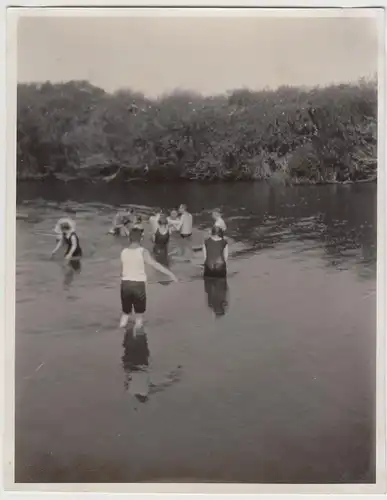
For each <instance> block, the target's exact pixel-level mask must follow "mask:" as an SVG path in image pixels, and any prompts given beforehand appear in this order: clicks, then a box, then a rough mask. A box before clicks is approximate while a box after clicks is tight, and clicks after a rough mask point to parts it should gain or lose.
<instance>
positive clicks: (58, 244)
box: [51, 236, 63, 255]
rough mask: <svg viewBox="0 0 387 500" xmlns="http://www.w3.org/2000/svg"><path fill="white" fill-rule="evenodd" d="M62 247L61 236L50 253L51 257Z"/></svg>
mask: <svg viewBox="0 0 387 500" xmlns="http://www.w3.org/2000/svg"><path fill="white" fill-rule="evenodd" d="M62 245H63V237H62V236H61V238H60V240H58V243H57V244H56V247H55V248H54V250H53V251H52V252H51V255H55V254H56V252H57V251H58V250H59V249H60V247H61V246H62Z"/></svg>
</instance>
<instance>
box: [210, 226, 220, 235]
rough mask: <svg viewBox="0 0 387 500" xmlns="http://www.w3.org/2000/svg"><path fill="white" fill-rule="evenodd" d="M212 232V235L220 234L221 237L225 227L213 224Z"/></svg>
mask: <svg viewBox="0 0 387 500" xmlns="http://www.w3.org/2000/svg"><path fill="white" fill-rule="evenodd" d="M211 234H212V236H219V238H223V229H222V228H221V227H219V226H212V229H211Z"/></svg>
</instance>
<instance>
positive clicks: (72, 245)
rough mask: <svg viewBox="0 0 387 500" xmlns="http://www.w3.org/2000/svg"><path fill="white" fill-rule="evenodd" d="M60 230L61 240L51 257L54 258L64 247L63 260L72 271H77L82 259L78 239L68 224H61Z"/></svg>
mask: <svg viewBox="0 0 387 500" xmlns="http://www.w3.org/2000/svg"><path fill="white" fill-rule="evenodd" d="M60 229H61V232H62V234H61V238H60V240H59V241H58V243H57V245H56V247H55V248H54V250H53V252H52V254H51V255H52V256H54V255H55V254H56V253H57V251H58V250H59V249H60V248H61V247H65V248H66V250H65V255H64V258H65V260H66V261H67V262H68V263H69V265H70V267H71V268H72V269H73V270H74V271H79V270H80V268H81V257H82V248H81V245H80V242H79V237H78V235H77V233H76V232H75V230H74V228H72V227H71V226H70V224H69V223H68V222H63V223H62V224H61V225H60Z"/></svg>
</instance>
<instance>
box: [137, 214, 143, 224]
mask: <svg viewBox="0 0 387 500" xmlns="http://www.w3.org/2000/svg"><path fill="white" fill-rule="evenodd" d="M141 222H142V217H141V215H137V219H136V224H141Z"/></svg>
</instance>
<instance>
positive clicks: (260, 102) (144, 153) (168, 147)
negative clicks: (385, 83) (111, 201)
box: [17, 81, 377, 182]
mask: <svg viewBox="0 0 387 500" xmlns="http://www.w3.org/2000/svg"><path fill="white" fill-rule="evenodd" d="M17 113H18V115H17V118H18V119H17V172H18V177H19V179H23V178H31V177H32V178H37V177H43V178H44V177H48V176H56V177H58V178H65V179H66V178H72V177H77V178H79V177H83V178H90V179H91V178H100V177H103V178H104V179H106V180H116V181H125V180H131V179H147V180H175V179H188V180H203V181H213V180H224V181H226V180H261V179H268V178H272V179H280V180H281V179H282V180H283V181H285V182H300V180H306V181H310V182H330V181H336V180H337V181H345V180H354V181H357V180H361V179H371V178H374V177H376V142H377V88H376V84H375V83H374V82H360V83H359V84H356V85H349V84H348V85H337V86H331V87H326V88H315V89H309V90H307V89H299V88H293V87H280V88H278V89H277V90H273V91H270V90H264V91H260V92H252V91H249V90H245V89H242V90H236V91H234V92H232V93H230V94H229V95H221V96H214V97H202V96H200V95H196V94H194V93H189V92H178V93H174V94H172V95H168V96H163V97H160V98H159V99H155V100H151V99H147V98H145V97H144V96H143V95H141V94H136V93H133V92H131V91H130V90H121V91H119V92H116V93H114V94H108V93H106V92H104V91H103V90H101V89H99V88H96V87H94V86H93V85H91V84H89V83H88V82H82V81H81V82H79V81H72V82H67V83H62V84H51V83H45V84H40V85H38V84H19V85H18V106H17Z"/></svg>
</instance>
